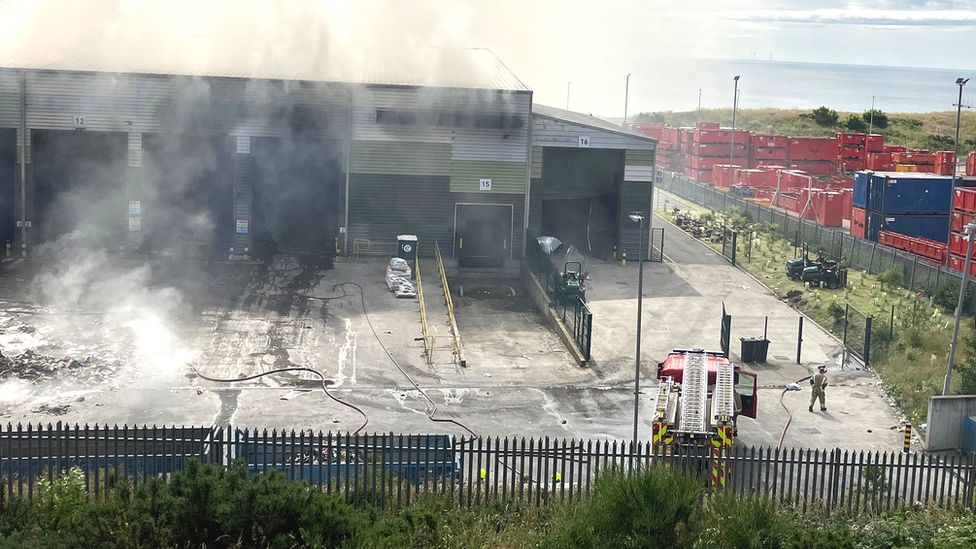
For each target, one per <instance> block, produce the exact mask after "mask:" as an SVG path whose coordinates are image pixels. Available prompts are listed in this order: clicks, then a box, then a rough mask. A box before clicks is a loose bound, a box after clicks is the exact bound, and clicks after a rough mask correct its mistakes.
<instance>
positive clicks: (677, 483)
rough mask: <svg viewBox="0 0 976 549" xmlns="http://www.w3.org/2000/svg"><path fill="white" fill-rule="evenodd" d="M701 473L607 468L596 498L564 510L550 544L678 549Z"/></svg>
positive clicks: (694, 504)
mask: <svg viewBox="0 0 976 549" xmlns="http://www.w3.org/2000/svg"><path fill="white" fill-rule="evenodd" d="M701 491H702V482H701V479H700V478H698V477H694V476H691V475H686V474H682V473H677V472H669V471H667V470H664V469H661V468H659V467H652V468H650V469H643V470H641V471H639V472H637V473H634V474H633V475H627V473H625V472H624V471H621V470H609V471H606V472H605V473H603V474H602V475H601V476H600V479H599V480H598V481H597V483H596V485H595V490H594V494H593V497H592V498H590V499H589V500H585V501H583V502H582V503H580V504H579V505H576V506H573V507H569V508H566V509H565V510H564V512H563V513H562V514H561V515H560V516H558V517H557V520H556V522H555V524H554V525H553V526H554V527H553V532H554V533H555V536H553V537H552V538H550V540H549V546H550V547H675V546H677V545H679V543H680V542H681V540H682V537H683V534H684V533H685V532H687V530H688V528H689V522H690V521H691V519H692V516H693V515H694V513H695V510H696V509H697V508H698V501H699V498H700V495H701Z"/></svg>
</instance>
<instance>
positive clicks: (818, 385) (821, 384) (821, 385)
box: [810, 374, 827, 391]
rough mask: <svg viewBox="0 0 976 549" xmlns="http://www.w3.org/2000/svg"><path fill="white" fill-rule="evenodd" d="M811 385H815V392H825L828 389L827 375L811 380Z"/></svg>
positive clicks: (817, 375) (817, 376) (814, 377)
mask: <svg viewBox="0 0 976 549" xmlns="http://www.w3.org/2000/svg"><path fill="white" fill-rule="evenodd" d="M810 385H813V390H815V391H823V390H824V389H826V388H827V374H816V375H814V376H813V377H811V378H810Z"/></svg>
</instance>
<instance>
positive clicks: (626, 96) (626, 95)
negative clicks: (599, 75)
mask: <svg viewBox="0 0 976 549" xmlns="http://www.w3.org/2000/svg"><path fill="white" fill-rule="evenodd" d="M628 99H630V73H629V72H628V73H627V82H626V83H625V84H624V127H625V128H626V127H627V100H628Z"/></svg>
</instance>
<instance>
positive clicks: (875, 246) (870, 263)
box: [867, 242, 878, 274]
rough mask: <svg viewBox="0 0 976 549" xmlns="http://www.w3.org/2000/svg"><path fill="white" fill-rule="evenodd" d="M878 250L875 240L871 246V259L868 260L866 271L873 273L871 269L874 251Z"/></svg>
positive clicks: (872, 267)
mask: <svg viewBox="0 0 976 549" xmlns="http://www.w3.org/2000/svg"><path fill="white" fill-rule="evenodd" d="M876 251H878V243H877V242H875V243H874V246H872V247H871V261H869V262H868V268H867V272H868V274H874V273H873V272H872V270H873V269H874V252H876Z"/></svg>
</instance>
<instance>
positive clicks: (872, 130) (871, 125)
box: [868, 95, 874, 134]
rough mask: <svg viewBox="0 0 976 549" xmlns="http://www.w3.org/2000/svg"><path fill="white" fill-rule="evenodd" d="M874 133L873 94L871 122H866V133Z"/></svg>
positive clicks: (872, 97) (872, 99)
mask: <svg viewBox="0 0 976 549" xmlns="http://www.w3.org/2000/svg"><path fill="white" fill-rule="evenodd" d="M872 133H874V96H873V95H872V96H871V122H869V123H868V134H872Z"/></svg>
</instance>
